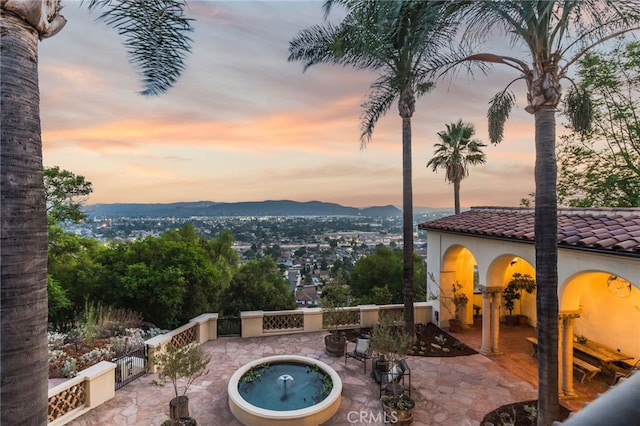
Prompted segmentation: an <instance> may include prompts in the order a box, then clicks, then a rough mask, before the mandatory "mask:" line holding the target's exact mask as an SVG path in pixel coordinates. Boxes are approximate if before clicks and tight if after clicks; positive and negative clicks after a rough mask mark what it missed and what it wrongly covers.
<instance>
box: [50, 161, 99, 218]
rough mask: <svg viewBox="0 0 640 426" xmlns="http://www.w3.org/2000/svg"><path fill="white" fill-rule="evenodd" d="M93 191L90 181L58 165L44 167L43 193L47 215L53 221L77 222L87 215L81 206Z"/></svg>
mask: <svg viewBox="0 0 640 426" xmlns="http://www.w3.org/2000/svg"><path fill="white" fill-rule="evenodd" d="M92 192H93V188H92V187H91V182H89V181H87V180H86V179H85V177H84V176H80V175H76V174H75V173H73V172H70V171H69V170H63V169H60V167H58V166H54V167H45V168H44V194H45V197H46V200H47V216H48V217H49V221H50V222H53V223H59V222H63V221H65V220H68V221H71V222H75V223H78V222H80V221H82V220H84V219H85V218H86V217H87V215H86V214H85V213H84V212H83V211H82V206H83V205H84V203H85V202H86V200H87V196H88V195H89V194H91V193H92Z"/></svg>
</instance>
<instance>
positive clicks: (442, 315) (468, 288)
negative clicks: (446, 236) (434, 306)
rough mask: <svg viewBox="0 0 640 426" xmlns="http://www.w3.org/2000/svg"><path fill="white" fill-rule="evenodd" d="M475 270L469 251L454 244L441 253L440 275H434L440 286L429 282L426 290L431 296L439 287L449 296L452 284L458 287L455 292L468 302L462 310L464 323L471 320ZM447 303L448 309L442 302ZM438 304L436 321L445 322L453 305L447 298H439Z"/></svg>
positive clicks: (435, 293)
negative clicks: (464, 296)
mask: <svg viewBox="0 0 640 426" xmlns="http://www.w3.org/2000/svg"><path fill="white" fill-rule="evenodd" d="M476 271H477V262H476V259H475V257H474V256H473V254H472V253H471V251H469V249H467V248H466V247H464V246H461V245H454V246H451V247H449V248H448V249H447V251H446V252H445V253H444V255H443V258H442V267H441V270H440V275H439V276H438V275H435V277H436V280H437V284H438V285H439V287H440V288H437V286H436V285H434V283H433V282H430V283H429V286H430V287H429V289H428V291H429V294H430V296H431V297H434V296H438V295H439V294H440V289H442V290H443V291H444V292H445V295H447V296H450V295H451V293H452V287H453V286H454V285H455V286H456V287H458V289H457V292H458V293H459V294H464V295H466V296H467V298H468V299H469V302H468V303H467V304H466V305H465V306H464V311H463V318H464V323H466V324H469V323H472V322H473V309H472V308H473V305H472V303H471V301H472V296H473V293H474V283H476V282H477V279H474V277H477V273H476ZM458 285H459V286H458ZM447 303H448V304H449V306H448V309H447V306H443V304H447ZM439 305H440V306H439V318H438V322H439V323H440V324H442V323H443V322H444V323H445V324H446V321H448V320H449V319H451V318H452V317H453V315H452V312H453V311H455V307H454V306H453V305H452V302H451V301H450V299H447V298H440V302H439Z"/></svg>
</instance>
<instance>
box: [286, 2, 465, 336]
mask: <svg viewBox="0 0 640 426" xmlns="http://www.w3.org/2000/svg"><path fill="white" fill-rule="evenodd" d="M334 3H339V4H342V5H344V6H345V7H346V9H347V13H346V17H345V18H344V19H343V21H342V22H341V23H340V24H339V25H335V26H334V25H332V24H326V25H324V26H321V25H316V26H312V27H310V28H307V29H304V30H302V31H300V32H299V33H298V34H297V35H296V36H295V37H294V38H293V39H292V40H291V41H290V43H289V53H290V55H289V60H290V61H293V60H301V61H304V62H305V70H306V69H307V68H308V67H310V66H312V65H314V64H320V63H325V64H332V65H342V66H348V67H354V68H356V69H366V70H372V71H375V72H376V73H377V74H378V78H377V79H376V80H375V81H374V82H373V83H372V84H371V92H370V93H369V96H368V99H367V101H366V102H365V103H364V104H363V105H362V108H363V113H362V133H361V144H362V146H363V147H364V146H366V144H367V142H369V141H370V140H371V136H372V134H373V130H374V127H375V125H376V123H377V122H378V120H379V119H380V118H381V117H382V116H383V115H385V114H386V113H387V112H388V111H389V109H391V107H392V105H393V104H394V103H395V102H396V101H397V102H398V113H399V114H400V117H401V119H402V170H403V172H402V194H403V195H402V218H403V239H404V254H403V265H404V266H403V288H404V321H405V329H406V331H407V332H409V333H411V334H412V335H413V334H414V316H413V230H414V224H413V188H412V171H411V117H412V116H413V113H414V111H415V105H416V99H417V98H419V97H420V96H422V95H423V94H425V93H426V92H427V91H428V90H429V89H430V88H431V87H432V83H431V81H429V69H431V68H432V64H431V63H430V61H431V60H432V59H433V58H434V57H435V55H436V54H437V52H438V49H439V48H441V47H442V46H443V45H444V44H446V43H447V42H448V40H450V38H451V37H452V34H453V31H454V30H455V27H454V26H453V25H451V19H450V17H448V16H446V15H445V14H444V10H443V7H442V2H424V1H414V0H408V1H401V0H393V1H372V0H342V1H328V2H326V3H325V12H326V13H328V12H329V10H330V8H331V6H332V4H334Z"/></svg>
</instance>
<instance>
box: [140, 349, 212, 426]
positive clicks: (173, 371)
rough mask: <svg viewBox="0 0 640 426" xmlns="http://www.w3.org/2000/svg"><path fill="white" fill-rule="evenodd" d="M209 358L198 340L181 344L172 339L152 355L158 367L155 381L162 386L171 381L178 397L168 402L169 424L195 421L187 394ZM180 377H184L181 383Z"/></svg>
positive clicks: (202, 372) (201, 374)
mask: <svg viewBox="0 0 640 426" xmlns="http://www.w3.org/2000/svg"><path fill="white" fill-rule="evenodd" d="M210 360H211V357H210V356H208V355H205V354H204V353H203V352H202V349H201V348H200V345H198V344H197V343H190V344H188V345H186V346H183V347H181V348H176V347H174V346H173V344H171V343H169V344H168V345H167V347H166V350H165V351H164V352H161V353H159V354H157V355H155V356H154V357H153V363H154V365H155V366H156V367H157V368H158V372H157V373H158V380H154V381H153V382H152V383H153V384H155V385H159V386H163V385H164V384H166V383H167V382H171V384H172V385H173V390H174V392H175V398H173V399H172V400H171V401H170V402H169V413H170V415H169V417H170V418H171V420H169V421H170V422H171V423H169V424H173V425H182V424H195V420H193V419H191V418H190V416H189V397H187V395H186V394H187V391H188V390H189V387H190V386H191V384H192V383H193V381H194V380H195V379H197V378H198V377H200V376H203V375H205V374H207V373H208V370H207V364H209V361H210ZM180 379H184V381H182V383H179V381H180ZM180 385H182V388H180ZM180 390H182V392H180Z"/></svg>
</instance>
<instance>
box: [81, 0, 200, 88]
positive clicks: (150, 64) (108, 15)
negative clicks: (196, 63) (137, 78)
mask: <svg viewBox="0 0 640 426" xmlns="http://www.w3.org/2000/svg"><path fill="white" fill-rule="evenodd" d="M184 7H185V2H184V1H182V0H145V1H130V0H91V1H90V2H89V9H90V10H93V9H100V10H102V11H103V12H102V14H101V15H100V16H99V17H98V19H101V20H103V21H104V22H105V23H106V24H107V25H108V26H110V27H112V28H115V29H116V30H118V34H120V35H122V36H124V37H125V42H124V45H125V47H126V48H127V53H128V54H129V57H130V61H131V62H132V63H133V64H135V65H136V66H137V68H138V70H139V71H140V73H141V74H142V82H143V85H144V89H143V90H142V91H141V92H140V93H141V94H142V95H159V94H161V93H164V92H166V91H167V90H168V89H169V88H170V87H171V86H173V84H174V83H175V82H176V81H177V79H178V77H180V75H181V74H182V72H183V71H184V68H185V58H186V56H187V53H189V52H190V51H191V43H192V40H191V38H190V37H189V36H188V35H187V34H188V33H189V32H190V31H192V28H191V24H190V23H191V21H192V19H190V18H187V17H185V15H184Z"/></svg>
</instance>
